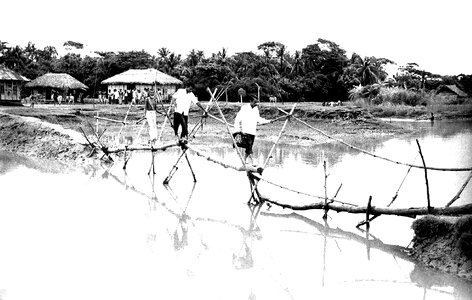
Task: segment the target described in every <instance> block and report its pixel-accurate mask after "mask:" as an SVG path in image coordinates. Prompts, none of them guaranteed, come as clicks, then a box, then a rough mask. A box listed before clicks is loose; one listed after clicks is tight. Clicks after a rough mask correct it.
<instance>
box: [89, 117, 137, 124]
mask: <svg viewBox="0 0 472 300" xmlns="http://www.w3.org/2000/svg"><path fill="white" fill-rule="evenodd" d="M94 118H95V119H97V120H104V121H109V122H114V123H120V124H131V123H130V122H127V121H119V120H113V119H109V118H104V117H97V116H94Z"/></svg>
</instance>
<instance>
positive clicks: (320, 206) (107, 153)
mask: <svg viewBox="0 0 472 300" xmlns="http://www.w3.org/2000/svg"><path fill="white" fill-rule="evenodd" d="M228 87H229V85H228V86H226V87H225V88H223V89H221V90H220V91H219V92H218V90H217V89H216V88H215V90H214V91H211V90H210V89H209V88H207V91H208V92H209V94H210V100H209V102H208V103H207V104H206V107H205V109H204V111H203V114H202V115H201V117H200V120H199V121H198V122H197V124H196V125H195V127H194V128H193V129H192V130H191V131H190V133H189V137H194V136H195V133H196V132H197V131H198V130H199V129H200V128H202V126H203V124H204V120H205V119H206V118H212V119H214V120H216V121H218V122H220V123H221V124H223V125H224V126H225V127H226V131H227V133H228V136H229V137H231V139H232V143H233V145H235V144H236V141H235V140H234V137H233V135H232V129H231V125H230V124H229V123H228V122H227V120H226V118H225V116H224V114H223V112H222V110H221V108H220V106H219V104H218V100H219V98H220V97H221V96H222V95H223V94H224V93H225V91H226V90H227V89H228ZM217 92H218V93H217ZM158 100H160V99H158ZM159 102H160V103H161V110H162V111H161V112H160V113H161V114H162V115H164V116H165V118H164V122H163V123H162V124H161V129H160V132H159V135H158V142H162V135H163V132H164V128H165V126H166V125H167V121H169V124H170V125H172V120H171V118H170V113H171V109H172V103H171V104H170V105H169V107H168V109H167V110H166V109H165V108H164V105H163V104H162V102H161V101H159ZM296 106H297V103H295V104H293V106H292V108H291V110H290V111H289V112H287V111H285V110H283V109H281V108H278V110H279V111H280V112H282V113H283V116H282V117H279V118H276V119H274V120H272V121H271V123H273V122H276V121H279V120H280V121H281V120H284V123H283V125H282V127H281V129H280V132H279V134H278V136H277V138H276V140H275V142H274V143H273V145H272V147H271V149H270V152H269V154H268V155H267V159H266V160H265V162H264V163H263V164H262V165H261V166H253V165H249V164H247V163H246V162H245V159H244V158H243V155H242V153H241V150H240V148H239V147H234V149H235V151H236V152H237V155H238V157H239V160H240V161H241V164H240V165H234V164H229V163H227V162H224V161H221V160H219V159H217V158H214V157H211V156H210V155H209V154H207V153H205V152H204V151H202V150H201V149H198V148H197V147H195V146H192V145H191V141H192V139H189V141H188V142H182V141H178V142H177V141H176V142H169V143H167V144H160V145H159V146H154V145H134V144H130V145H119V146H116V147H109V146H107V145H105V144H104V142H102V141H101V138H102V136H103V132H101V133H100V132H99V129H98V120H104V121H107V122H115V123H119V124H121V128H120V131H119V133H118V135H120V134H121V133H122V131H123V128H124V127H125V126H127V125H129V124H132V123H131V122H129V121H128V120H127V117H128V113H129V111H130V109H131V105H130V106H129V108H128V112H127V114H126V116H125V117H124V120H121V121H120V120H113V119H108V118H103V117H99V116H98V115H97V116H96V117H95V119H97V128H96V129H95V128H94V127H93V126H92V125H91V124H90V123H89V125H90V128H91V131H92V135H91V136H88V135H87V134H86V132H85V131H84V130H83V129H82V133H83V135H84V136H85V138H86V140H87V142H88V143H89V146H90V147H91V152H90V156H91V155H93V154H96V153H101V154H102V159H103V158H105V157H106V158H107V159H108V160H111V161H114V159H113V155H114V154H118V153H122V154H123V169H126V166H127V164H128V162H129V160H130V158H131V154H132V153H133V152H134V151H145V152H149V153H150V154H151V158H152V159H151V165H150V167H149V171H148V175H154V174H155V169H154V157H155V155H156V153H157V152H159V151H165V150H166V149H169V148H174V147H177V148H180V149H181V153H180V155H179V156H178V158H177V161H176V163H175V164H174V166H173V167H172V169H171V170H170V172H169V175H168V176H167V177H166V178H165V180H164V182H163V184H165V185H167V184H168V183H169V182H170V180H171V179H172V176H173V175H174V174H175V172H177V164H178V163H179V162H180V160H181V159H182V158H185V159H186V161H187V164H188V166H189V168H190V170H191V172H192V175H193V179H194V182H196V176H195V174H194V172H193V169H192V166H191V163H190V160H189V158H188V156H187V152H191V153H193V154H195V155H197V156H199V157H202V158H204V159H206V160H207V161H208V162H211V163H214V164H218V165H220V166H222V167H224V168H230V169H233V170H236V171H239V172H245V173H246V174H247V177H248V180H249V183H250V187H251V193H250V197H249V200H248V204H249V205H261V204H263V203H269V204H270V205H275V206H279V207H282V208H286V209H291V210H294V211H298V210H324V215H323V219H325V220H326V218H327V215H328V212H329V211H330V210H332V211H335V212H346V213H352V214H361V215H365V220H364V221H362V222H360V223H359V224H357V227H360V226H362V225H366V227H367V229H368V228H369V226H370V222H372V221H373V220H374V219H375V218H377V217H379V216H381V215H396V216H403V217H413V218H414V217H416V216H419V215H444V216H460V215H467V214H472V204H465V205H461V206H452V204H453V203H454V202H455V201H456V200H457V199H459V198H460V195H461V193H462V192H463V190H464V189H465V187H466V186H467V184H468V183H469V181H470V180H471V179H472V167H464V168H447V167H432V166H427V165H426V163H425V161H424V158H423V154H422V151H421V146H420V143H419V141H418V140H416V143H417V146H418V150H419V155H420V156H421V159H422V165H415V164H411V163H407V162H402V161H396V160H393V159H390V158H388V157H384V156H379V155H376V154H373V153H371V152H369V151H367V150H364V149H361V148H358V147H356V146H354V145H351V144H349V143H346V142H344V141H342V140H340V139H338V138H335V137H333V136H331V135H329V134H328V133H326V132H324V131H322V130H320V129H317V128H315V127H313V126H312V125H310V124H308V123H306V122H305V121H303V120H301V119H299V118H297V117H296V116H294V110H295V108H296ZM214 107H216V109H217V110H218V113H219V116H215V115H213V114H211V113H210V110H211V109H212V108H214ZM289 120H295V121H296V122H298V123H300V124H302V125H303V126H306V127H308V128H309V129H311V130H313V131H315V132H317V133H318V134H321V135H322V136H324V137H326V138H328V139H331V140H333V141H335V142H336V143H340V144H342V145H344V146H346V147H348V148H350V149H353V150H356V151H358V152H361V153H363V154H366V155H369V156H371V157H373V158H376V159H381V160H384V161H388V162H390V163H393V164H397V165H403V166H406V167H408V171H407V173H406V175H405V178H406V176H407V175H408V173H409V171H410V170H411V169H412V168H418V169H422V170H424V176H425V188H426V194H427V203H426V205H425V206H424V207H410V208H391V207H390V206H391V204H392V203H393V202H394V201H395V199H396V197H397V195H398V191H399V190H400V188H401V185H400V187H399V188H398V191H397V193H396V195H395V196H394V197H393V199H392V201H391V202H390V203H389V204H388V205H387V206H386V207H377V206H373V205H372V197H369V199H368V200H367V203H366V205H365V206H359V205H355V204H350V203H347V202H342V201H338V200H336V195H337V193H336V195H335V196H334V197H331V198H330V197H328V196H327V190H326V186H327V177H328V176H327V171H326V162H324V165H323V166H324V175H325V176H324V181H325V182H324V190H325V195H324V196H319V195H314V194H309V193H305V192H301V191H297V190H294V189H291V188H290V187H287V186H284V185H283V184H282V183H278V182H273V181H270V180H268V179H266V178H264V169H265V168H266V166H267V165H268V163H269V160H270V157H271V155H272V153H273V151H274V150H275V149H276V147H277V144H278V143H279V141H280V139H281V137H282V136H283V134H284V131H285V128H286V126H287V123H288V122H289ZM140 122H142V125H141V127H140V129H139V131H138V133H137V138H136V139H135V140H138V138H139V136H140V135H141V133H142V130H143V128H144V126H145V124H146V122H143V119H141V120H139V121H138V122H136V124H138V123H140ZM429 170H434V171H444V172H469V176H468V178H467V179H466V181H465V182H464V184H463V185H462V187H461V188H460V189H459V191H458V192H457V194H456V195H455V196H454V197H453V198H452V199H451V200H450V201H449V202H448V203H447V204H446V205H445V206H444V207H433V206H431V203H430V195H429V183H428V171H429ZM405 178H403V181H404V180H405ZM261 181H262V182H266V183H268V184H270V185H273V186H275V187H278V188H282V189H285V190H287V191H290V192H293V193H296V194H301V195H305V196H309V197H311V198H313V199H316V202H313V203H309V204H305V205H294V204H291V203H282V202H280V201H275V200H271V199H269V198H267V197H264V196H263V195H262V194H261V193H260V191H259V189H258V185H259V183H260V182H261ZM403 181H402V183H403ZM338 192H339V189H338Z"/></svg>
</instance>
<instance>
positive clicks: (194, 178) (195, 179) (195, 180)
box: [185, 153, 197, 182]
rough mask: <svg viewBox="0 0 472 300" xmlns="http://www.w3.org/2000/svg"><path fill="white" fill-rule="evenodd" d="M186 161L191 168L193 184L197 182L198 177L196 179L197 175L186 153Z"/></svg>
mask: <svg viewBox="0 0 472 300" xmlns="http://www.w3.org/2000/svg"><path fill="white" fill-rule="evenodd" d="M185 159H186V160H187V164H188V166H189V168H190V172H192V176H193V182H197V177H195V173H194V172H193V169H192V165H191V164H190V160H189V159H188V156H187V153H185Z"/></svg>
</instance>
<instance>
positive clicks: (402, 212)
mask: <svg viewBox="0 0 472 300" xmlns="http://www.w3.org/2000/svg"><path fill="white" fill-rule="evenodd" d="M264 201H266V202H268V203H271V204H273V205H277V206H280V207H282V208H289V209H292V210H300V211H302V210H312V209H323V210H324V209H325V206H326V205H325V203H324V201H323V202H318V203H312V204H307V205H292V204H288V203H279V202H277V201H274V200H270V199H268V198H264ZM328 209H330V210H334V211H336V212H347V213H352V214H366V213H367V210H368V211H369V213H370V214H376V215H396V216H404V217H411V216H420V215H429V214H432V215H467V214H472V204H465V205H461V206H450V207H431V209H430V211H428V207H411V208H389V207H375V206H371V207H370V208H368V207H367V206H347V205H338V204H331V203H330V204H328Z"/></svg>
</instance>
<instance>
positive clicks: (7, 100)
mask: <svg viewBox="0 0 472 300" xmlns="http://www.w3.org/2000/svg"><path fill="white" fill-rule="evenodd" d="M27 81H29V79H28V78H26V77H24V76H22V75H20V74H18V73H16V72H14V71H12V70H10V69H8V68H7V67H5V66H3V65H0V105H20V104H21V95H20V92H21V87H22V85H23V84H24V83H25V82H27Z"/></svg>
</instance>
